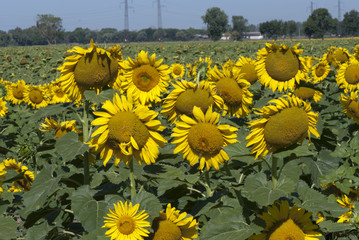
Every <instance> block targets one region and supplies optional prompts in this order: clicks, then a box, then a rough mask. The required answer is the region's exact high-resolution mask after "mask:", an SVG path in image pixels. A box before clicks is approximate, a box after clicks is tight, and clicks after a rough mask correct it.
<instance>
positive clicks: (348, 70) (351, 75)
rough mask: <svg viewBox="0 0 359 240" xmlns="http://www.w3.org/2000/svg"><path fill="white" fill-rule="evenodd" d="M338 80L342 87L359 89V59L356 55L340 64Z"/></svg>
mask: <svg viewBox="0 0 359 240" xmlns="http://www.w3.org/2000/svg"><path fill="white" fill-rule="evenodd" d="M336 81H337V83H338V86H339V87H340V88H345V89H348V90H349V91H354V90H356V89H359V61H358V60H357V59H356V58H355V57H351V58H350V60H349V61H347V62H345V63H343V64H341V65H340V68H339V70H338V74H337V76H336Z"/></svg>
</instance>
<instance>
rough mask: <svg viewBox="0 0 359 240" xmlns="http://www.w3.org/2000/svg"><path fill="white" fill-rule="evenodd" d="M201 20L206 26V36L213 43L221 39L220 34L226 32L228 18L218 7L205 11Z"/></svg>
mask: <svg viewBox="0 0 359 240" xmlns="http://www.w3.org/2000/svg"><path fill="white" fill-rule="evenodd" d="M202 20H203V22H204V23H205V24H207V32H208V36H209V37H210V38H211V39H212V40H213V41H218V40H219V39H221V37H222V34H223V33H224V32H225V31H226V30H227V25H228V16H227V15H226V13H225V12H224V11H222V10H221V9H220V8H218V7H213V8H209V9H207V11H206V14H205V15H204V16H202Z"/></svg>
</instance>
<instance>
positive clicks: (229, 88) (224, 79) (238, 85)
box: [209, 66, 253, 117]
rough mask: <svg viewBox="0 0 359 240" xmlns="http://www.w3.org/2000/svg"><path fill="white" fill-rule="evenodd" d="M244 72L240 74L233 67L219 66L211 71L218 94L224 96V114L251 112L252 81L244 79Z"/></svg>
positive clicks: (238, 114)
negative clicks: (220, 67) (219, 67)
mask: <svg viewBox="0 0 359 240" xmlns="http://www.w3.org/2000/svg"><path fill="white" fill-rule="evenodd" d="M243 76H244V74H239V72H238V71H234V70H233V68H229V67H227V68H226V67H223V69H222V70H219V69H218V67H217V66H215V67H214V68H213V69H211V70H210V72H209V80H210V81H213V82H214V84H215V86H216V88H215V90H216V91H217V94H218V95H219V96H220V97H222V98H223V101H224V105H223V115H226V114H227V113H228V114H229V115H230V116H236V117H243V116H247V115H248V114H249V113H250V111H251V110H250V105H251V104H252V96H253V94H252V93H251V92H250V91H249V90H248V88H249V87H250V85H251V84H250V83H249V82H248V81H247V80H245V79H243Z"/></svg>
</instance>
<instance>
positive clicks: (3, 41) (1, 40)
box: [0, 30, 10, 47]
mask: <svg viewBox="0 0 359 240" xmlns="http://www.w3.org/2000/svg"><path fill="white" fill-rule="evenodd" d="M9 43H10V36H9V34H7V33H6V32H5V31H2V30H0V46H1V47H6V46H7V45H8V44H9Z"/></svg>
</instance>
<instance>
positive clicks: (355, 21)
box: [342, 10, 359, 36]
mask: <svg viewBox="0 0 359 240" xmlns="http://www.w3.org/2000/svg"><path fill="white" fill-rule="evenodd" d="M342 32H343V35H346V36H358V35H359V12H358V11H357V10H351V11H350V12H346V13H345V14H344V18H343V22H342Z"/></svg>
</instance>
